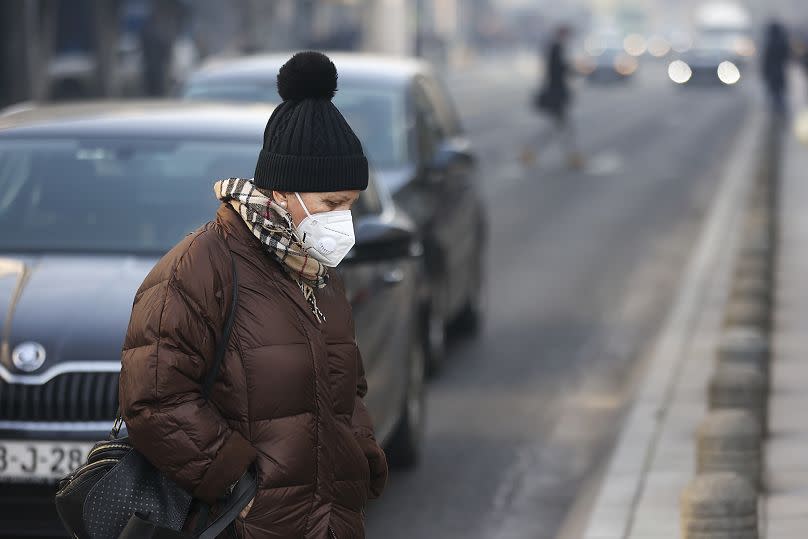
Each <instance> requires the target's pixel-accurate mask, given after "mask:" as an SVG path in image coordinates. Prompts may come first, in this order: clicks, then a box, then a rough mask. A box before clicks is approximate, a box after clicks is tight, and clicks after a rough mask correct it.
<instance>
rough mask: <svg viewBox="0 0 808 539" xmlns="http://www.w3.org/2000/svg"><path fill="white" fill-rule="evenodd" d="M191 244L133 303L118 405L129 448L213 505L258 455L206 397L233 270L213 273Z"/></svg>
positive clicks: (207, 258)
mask: <svg viewBox="0 0 808 539" xmlns="http://www.w3.org/2000/svg"><path fill="white" fill-rule="evenodd" d="M202 234H204V233H202ZM189 238H190V239H187V240H186V241H185V242H183V243H182V244H180V245H178V246H177V247H176V248H175V249H174V250H172V252H170V253H169V254H168V255H166V257H165V258H164V259H163V260H162V261H161V262H159V263H158V265H157V266H156V267H155V269H154V270H152V273H151V274H150V275H149V276H148V277H147V278H146V281H144V283H143V285H142V286H141V289H140V290H139V291H138V293H137V295H136V297H135V302H134V306H133V308H132V316H131V320H130V323H129V328H128V331H127V335H126V339H125V343H124V350H123V354H122V366H121V382H120V404H121V409H122V411H123V415H124V420H125V422H126V425H127V428H128V432H129V437H130V440H131V441H132V444H133V445H134V446H135V447H136V448H137V449H138V450H139V451H140V452H141V453H143V454H144V455H145V456H146V458H148V459H149V461H150V462H152V464H154V465H155V466H156V467H157V468H158V469H160V470H161V471H162V472H163V473H165V474H167V475H168V476H169V477H171V478H172V479H174V480H175V481H176V482H177V483H178V484H180V485H181V486H183V487H184V488H185V489H186V490H188V491H189V492H191V493H192V494H193V495H194V497H196V498H199V499H201V500H203V501H205V502H207V503H213V502H215V501H216V500H217V499H218V498H219V497H220V496H222V495H223V494H224V493H225V492H226V489H227V487H228V486H229V485H231V484H232V483H234V482H235V481H237V480H238V479H239V478H240V477H241V475H242V474H243V473H244V472H245V470H246V469H247V467H248V466H249V465H250V463H251V462H252V461H253V460H254V458H255V456H256V451H255V449H254V448H253V447H252V445H251V444H250V443H249V442H248V441H247V440H245V439H244V438H243V437H242V436H241V435H240V434H239V433H238V432H236V431H234V430H233V429H231V428H230V427H229V425H228V424H227V422H226V421H225V420H224V418H223V417H222V416H221V415H220V414H219V412H218V411H217V410H216V408H215V407H214V406H213V405H211V404H210V403H209V402H206V401H205V399H204V398H203V396H202V381H203V380H204V377H205V373H206V372H207V371H208V369H209V368H210V366H211V365H212V363H213V360H214V356H215V348H216V342H217V339H219V338H220V336H221V331H222V325H223V323H224V318H225V316H224V313H225V311H226V307H227V306H229V301H230V296H231V294H230V287H231V284H232V283H231V279H230V276H229V271H225V272H222V271H219V270H216V269H214V266H215V265H216V262H215V260H216V258H217V257H216V256H214V255H211V253H210V252H206V248H205V247H203V246H201V245H204V243H205V242H203V241H196V240H198V238H195V237H189ZM195 242H196V245H195ZM183 244H185V245H183ZM228 260H229V259H228ZM219 265H223V264H219ZM227 267H228V268H229V262H228V266H227ZM222 275H226V276H227V277H226V280H225V278H224V277H222Z"/></svg>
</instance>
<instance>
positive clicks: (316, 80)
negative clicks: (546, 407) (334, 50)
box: [278, 51, 337, 101]
mask: <svg viewBox="0 0 808 539" xmlns="http://www.w3.org/2000/svg"><path fill="white" fill-rule="evenodd" d="M336 92H337V68H336V66H335V65H334V62H332V61H331V59H330V58H328V56H326V55H325V54H323V53H321V52H315V51H308V52H299V53H297V54H295V55H294V56H292V58H290V59H289V61H287V62H286V63H285V64H283V66H282V67H281V69H280V71H278V94H279V95H280V96H281V99H283V100H284V101H301V100H303V99H329V100H330V99H332V98H333V97H334V94H335V93H336Z"/></svg>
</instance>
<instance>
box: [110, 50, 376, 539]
mask: <svg viewBox="0 0 808 539" xmlns="http://www.w3.org/2000/svg"><path fill="white" fill-rule="evenodd" d="M336 82H337V73H336V69H335V68H334V65H333V64H332V63H331V61H330V60H329V59H328V58H327V57H325V56H324V55H322V54H319V53H300V54H298V55H295V56H294V57H292V59H291V60H290V61H289V62H287V63H286V64H285V65H284V66H283V67H282V68H281V70H280V73H279V76H278V90H279V93H280V95H281V96H282V97H283V99H284V101H283V103H281V104H280V105H279V106H278V108H277V109H276V110H275V111H274V112H273V114H272V116H271V117H270V119H269V122H268V123H267V126H266V130H265V132H264V145H263V149H262V150H261V152H260V155H259V157H258V164H257V166H256V170H255V177H254V178H253V179H236V178H231V179H227V180H222V181H219V182H217V183H216V185H215V187H214V190H215V193H216V196H217V197H218V198H219V199H220V200H221V201H222V205H221V207H220V208H219V210H218V212H217V214H216V218H215V220H213V221H212V222H210V223H208V224H207V225H205V226H204V227H202V228H201V229H200V230H198V231H197V232H195V233H193V234H191V235H189V236H188V237H186V238H185V239H184V240H183V241H182V242H180V243H179V244H178V245H177V246H176V247H174V248H173V249H172V250H171V251H170V252H169V253H168V254H167V255H166V256H165V257H164V258H163V259H162V260H161V261H160V262H159V263H158V264H157V265H156V266H155V268H154V269H153V270H152V272H151V273H150V274H149V276H148V277H147V278H146V280H145V281H144V283H143V285H142V286H141V288H140V290H139V291H138V293H137V295H136V297H135V303H134V307H133V310H132V318H131V321H130V324H129V329H128V332H127V336H126V341H125V344H124V351H123V360H122V370H121V383H120V400H121V406H122V410H123V416H124V419H125V422H126V425H127V427H128V432H129V436H130V439H131V441H132V444H133V445H134V446H135V447H136V448H137V449H138V450H140V451H141V452H142V453H143V454H144V455H145V456H146V457H147V458H148V459H149V460H150V461H151V462H152V463H153V464H154V465H155V466H156V467H157V468H159V469H160V470H161V471H162V472H164V473H165V474H166V475H167V476H168V477H169V478H171V479H173V480H174V481H176V482H177V483H178V484H179V485H181V486H183V487H184V488H185V489H187V490H188V491H189V492H191V493H192V494H193V495H194V497H195V498H198V499H200V500H202V501H204V502H206V503H208V504H212V505H214V506H215V504H216V502H217V500H220V499H221V497H222V496H223V495H224V494H225V493H226V492H227V490H228V488H229V487H230V486H231V485H232V484H233V483H234V482H236V481H237V480H238V479H239V478H240V477H241V476H242V475H243V474H244V473H245V472H246V471H247V470H248V469H252V470H253V471H254V473H255V475H256V478H257V482H258V494H257V495H256V496H255V498H254V499H253V501H252V502H251V504H250V505H249V506H248V507H247V508H245V510H244V511H242V513H241V516H240V517H239V518H238V519H237V520H236V522H235V523H234V526H233V528H234V529H232V530H231V532H234V533H235V534H237V535H238V536H239V537H246V538H259V537H260V538H263V537H278V538H303V537H305V538H311V539H314V538H329V539H332V538H334V537H336V538H339V539H348V538H361V537H364V523H363V508H364V505H365V502H366V501H367V500H368V499H369V498H373V497H376V496H378V495H380V493H381V491H382V489H383V487H384V484H385V481H386V476H387V465H386V460H385V456H384V452H383V451H382V449H381V448H380V447H379V445H378V443H377V442H376V440H375V439H374V436H373V427H372V425H371V422H370V418H369V416H368V413H367V410H366V408H365V405H364V403H363V401H362V398H363V396H364V395H365V393H366V391H367V385H366V383H365V378H364V372H363V368H362V358H361V356H360V354H359V350H358V348H357V346H356V342H355V340H354V330H353V320H352V317H351V309H350V306H349V304H348V302H347V300H346V298H345V292H344V290H343V286H342V283H341V282H340V280H339V278H338V277H337V276H336V275H335V274H333V273H332V272H330V271H329V268H331V267H334V266H336V265H337V264H339V262H340V261H341V260H342V258H343V257H344V256H345V255H346V254H347V252H348V251H349V250H350V249H351V247H352V245H353V242H354V237H353V225H352V221H351V214H350V208H351V205H352V204H353V203H354V202H355V201H356V199H357V197H358V196H359V193H360V191H361V190H363V189H365V188H366V187H367V182H368V164H367V160H366V158H365V156H364V154H363V152H362V147H361V145H360V143H359V141H358V139H357V137H356V136H355V135H354V132H353V131H352V130H351V128H350V126H349V125H348V124H347V123H346V121H345V119H344V118H343V117H342V115H341V114H340V112H339V111H338V110H337V108H336V107H335V106H334V105H333V104H332V102H331V98H332V97H333V96H334V92H335V91H336ZM231 260H232V262H233V263H234V264H235V269H236V275H237V277H236V278H237V283H238V287H237V290H238V293H237V299H236V310H235V322H234V325H233V330H232V335H231V337H230V340H229V342H227V343H225V344H226V346H227V349H226V350H227V352H226V354H225V356H224V360H223V362H222V365H221V369H220V371H219V374H218V376H217V378H216V380H215V383H214V385H213V389H212V391H211V394H210V399H209V400H208V401H205V400H204V398H203V397H202V386H203V381H204V378H205V375H206V373H207V372H208V367H209V366H210V364H211V362H212V361H213V358H214V355H215V349H216V346H217V344H218V343H219V340H220V338H221V333H222V327H223V325H224V323H225V319H226V317H227V313H228V309H229V307H230V304H231V301H232V299H233V298H232V291H231V286H232V283H233V272H232V268H231ZM213 511H214V512H215V507H214V509H213ZM189 520H193V519H189ZM186 526H189V525H186Z"/></svg>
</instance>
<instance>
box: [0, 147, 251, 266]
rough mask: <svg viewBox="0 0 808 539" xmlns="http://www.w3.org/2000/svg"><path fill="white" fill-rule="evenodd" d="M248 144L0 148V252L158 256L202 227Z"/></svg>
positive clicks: (246, 172) (246, 169) (238, 171)
mask: <svg viewBox="0 0 808 539" xmlns="http://www.w3.org/2000/svg"><path fill="white" fill-rule="evenodd" d="M258 150H259V148H258V147H257V145H256V143H255V142H252V141H249V142H222V141H197V140H182V141H180V140H155V139H150V140H148V141H146V140H136V139H132V140H108V139H104V140H92V139H70V140H67V139H58V140H57V139H53V140H43V139H31V140H0V230H2V231H3V233H2V234H0V251H6V252H10V251H11V252H13V251H18V252H30V251H34V252H37V251H57V252H98V253H106V252H109V253H112V252H115V253H120V252H125V253H160V252H165V251H167V250H168V249H170V248H171V247H172V246H173V245H174V244H175V243H176V242H177V241H179V240H180V239H181V238H182V237H183V236H184V235H185V234H188V233H189V232H192V231H193V230H194V229H196V228H197V227H199V226H200V225H201V224H203V223H205V222H207V221H209V220H210V219H211V218H212V217H213V215H214V213H215V211H216V208H217V207H218V205H219V202H218V201H217V200H216V198H215V197H214V195H213V182H214V180H215V179H218V178H222V177H229V176H241V177H247V178H249V177H252V174H253V170H254V167H255V159H256V156H257V155H258Z"/></svg>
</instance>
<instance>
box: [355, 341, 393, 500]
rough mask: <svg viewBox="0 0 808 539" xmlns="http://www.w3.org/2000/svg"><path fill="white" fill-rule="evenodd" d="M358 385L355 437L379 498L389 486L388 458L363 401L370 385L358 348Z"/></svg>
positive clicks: (374, 493)
mask: <svg viewBox="0 0 808 539" xmlns="http://www.w3.org/2000/svg"><path fill="white" fill-rule="evenodd" d="M356 361H357V383H356V398H355V404H354V412H353V416H352V418H351V422H352V425H353V432H354V436H356V439H357V441H358V442H359V446H360V447H361V448H362V451H363V452H364V453H365V456H366V457H367V459H368V465H369V466H370V494H371V496H372V497H373V498H378V497H379V496H381V494H382V492H383V491H384V487H385V485H386V484H387V458H386V457H385V455H384V450H382V448H381V447H380V446H379V444H378V442H376V438H375V437H374V435H373V422H372V421H371V419H370V414H369V413H368V409H367V407H366V406H365V401H364V400H363V399H364V397H365V395H366V394H367V392H368V383H367V380H366V379H365V368H364V365H363V363H362V354H361V353H360V352H359V347H357V348H356Z"/></svg>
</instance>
